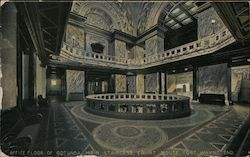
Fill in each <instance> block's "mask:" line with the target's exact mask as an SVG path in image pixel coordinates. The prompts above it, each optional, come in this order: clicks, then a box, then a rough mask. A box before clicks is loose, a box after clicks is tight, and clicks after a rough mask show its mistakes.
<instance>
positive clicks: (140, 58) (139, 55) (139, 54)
mask: <svg viewBox="0 0 250 157" xmlns="http://www.w3.org/2000/svg"><path fill="white" fill-rule="evenodd" d="M133 50H134V59H135V60H136V61H137V62H139V63H141V64H142V63H143V62H144V55H145V50H144V48H142V47H140V46H134V48H133Z"/></svg>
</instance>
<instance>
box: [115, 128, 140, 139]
mask: <svg viewBox="0 0 250 157" xmlns="http://www.w3.org/2000/svg"><path fill="white" fill-rule="evenodd" d="M141 132H142V131H141V129H138V128H136V127H134V126H123V127H118V128H116V129H115V133H116V134H117V135H119V136H121V137H126V138H134V137H136V136H138V135H140V133H141Z"/></svg>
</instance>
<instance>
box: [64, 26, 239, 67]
mask: <svg viewBox="0 0 250 157" xmlns="http://www.w3.org/2000/svg"><path fill="white" fill-rule="evenodd" d="M234 41H235V39H234V38H233V36H232V35H231V33H230V32H229V30H228V29H227V28H224V29H222V30H221V31H220V32H218V33H216V34H213V35H211V36H208V37H205V38H202V39H200V40H197V41H194V42H190V43H187V44H184V45H181V46H178V47H175V48H173V49H170V50H167V51H163V52H160V53H157V54H153V55H150V56H146V57H145V58H144V59H143V60H136V59H126V58H119V57H115V56H111V55H106V54H99V53H94V52H88V51H86V50H83V49H79V48H72V46H70V45H68V44H67V43H64V45H63V48H62V51H61V54H60V57H63V58H65V59H68V60H71V61H76V62H80V63H82V64H100V65H103V66H111V65H112V66H114V67H118V68H125V69H143V68H148V67H151V66H156V65H160V64H165V63H169V62H174V61H177V60H182V59H187V58H191V57H196V56H201V55H205V54H210V53H213V52H215V51H217V50H219V49H221V48H223V47H225V46H227V45H229V44H231V43H233V42H234Z"/></svg>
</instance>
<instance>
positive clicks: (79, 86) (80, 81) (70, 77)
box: [66, 70, 85, 98]
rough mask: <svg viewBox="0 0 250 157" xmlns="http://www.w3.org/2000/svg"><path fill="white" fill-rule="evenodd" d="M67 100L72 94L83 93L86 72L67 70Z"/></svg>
mask: <svg viewBox="0 0 250 157" xmlns="http://www.w3.org/2000/svg"><path fill="white" fill-rule="evenodd" d="M66 81H67V98H68V96H69V94H70V93H83V95H84V83H85V73H84V71H76V70H66Z"/></svg>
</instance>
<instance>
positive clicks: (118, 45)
mask: <svg viewBox="0 0 250 157" xmlns="http://www.w3.org/2000/svg"><path fill="white" fill-rule="evenodd" d="M114 50H115V57H117V58H124V59H127V58H128V51H127V48H126V43H125V42H123V41H120V40H114Z"/></svg>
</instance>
